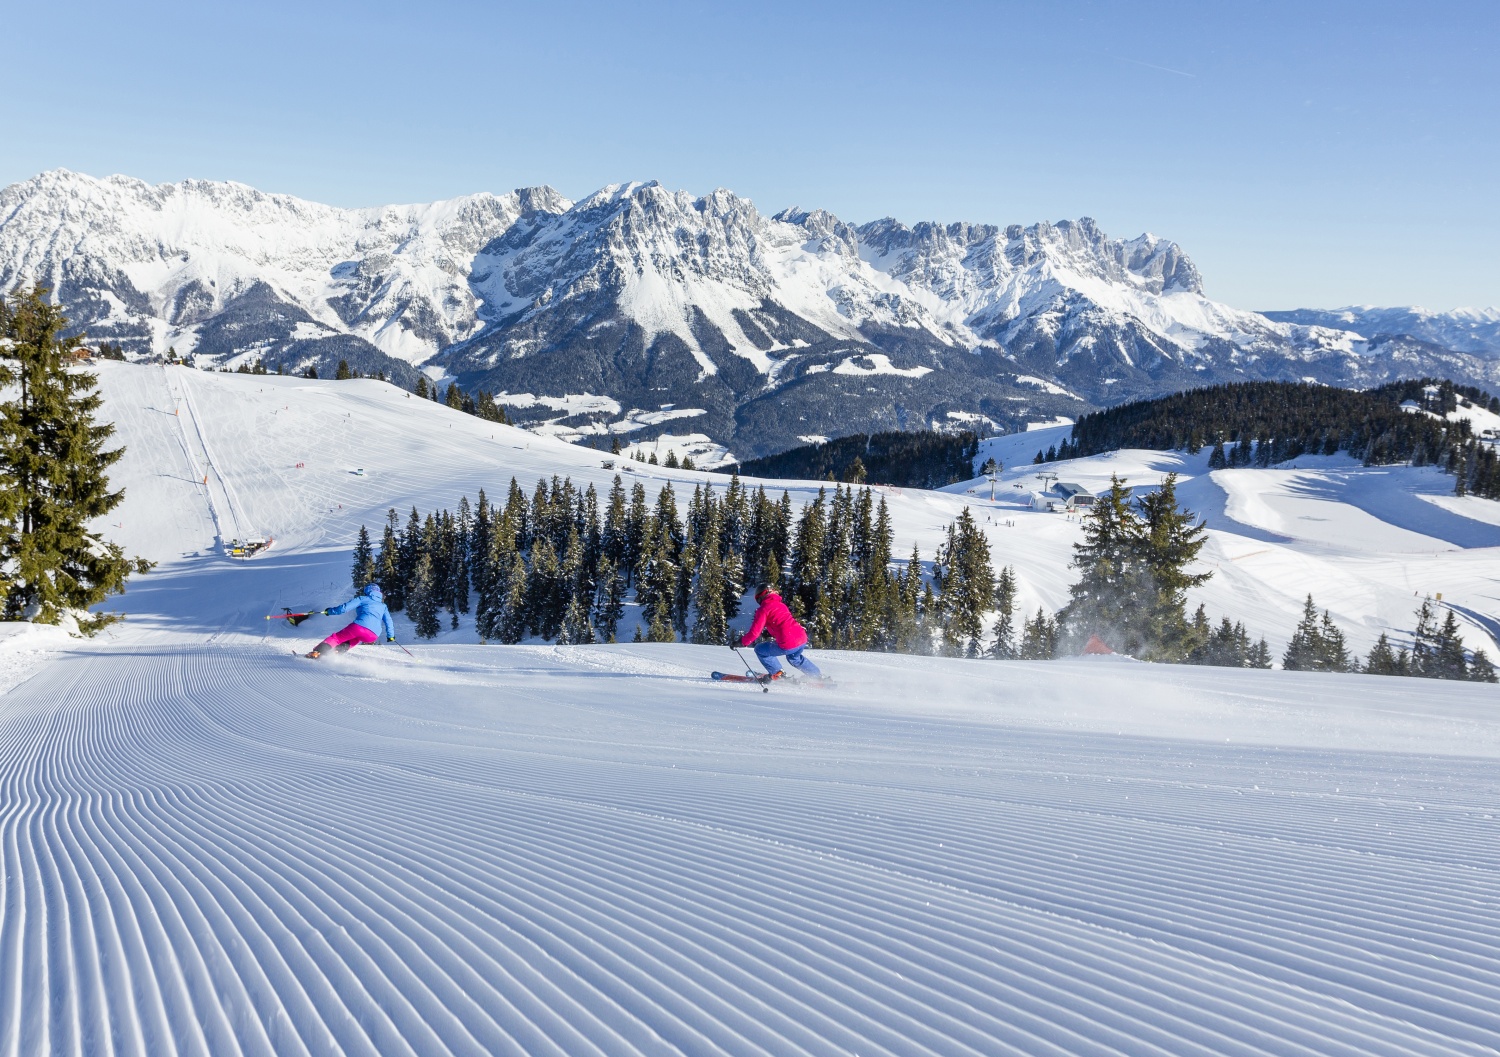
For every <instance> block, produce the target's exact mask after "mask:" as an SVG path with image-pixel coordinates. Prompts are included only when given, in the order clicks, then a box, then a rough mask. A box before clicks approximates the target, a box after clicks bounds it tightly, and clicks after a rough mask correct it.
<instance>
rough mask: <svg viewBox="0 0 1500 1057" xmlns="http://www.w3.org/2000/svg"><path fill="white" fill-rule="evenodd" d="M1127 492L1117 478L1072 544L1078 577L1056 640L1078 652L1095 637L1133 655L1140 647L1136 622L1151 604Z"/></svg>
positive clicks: (1137, 522) (1140, 532) (1141, 533)
mask: <svg viewBox="0 0 1500 1057" xmlns="http://www.w3.org/2000/svg"><path fill="white" fill-rule="evenodd" d="M1130 491H1131V490H1130V489H1129V488H1127V487H1126V485H1125V482H1124V481H1122V480H1121V479H1120V478H1119V477H1117V476H1112V477H1111V478H1110V490H1109V492H1107V493H1106V494H1104V495H1101V496H1099V497H1098V499H1096V500H1095V502H1094V507H1093V509H1092V510H1091V511H1090V512H1089V514H1088V515H1087V516H1086V517H1085V518H1084V519H1083V540H1082V542H1079V543H1075V544H1074V545H1073V563H1072V564H1073V567H1074V568H1076V569H1078V570H1079V571H1080V573H1081V574H1082V575H1081V576H1080V578H1079V580H1078V582H1077V583H1075V584H1073V585H1072V586H1071V587H1070V588H1069V589H1068V591H1069V594H1070V595H1071V596H1072V597H1071V599H1070V601H1069V602H1068V604H1067V605H1066V606H1064V607H1063V609H1062V611H1061V612H1060V613H1059V614H1058V615H1057V624H1058V625H1059V629H1058V630H1059V637H1062V636H1066V637H1067V639H1068V640H1069V644H1070V646H1076V647H1079V648H1081V647H1082V646H1083V644H1084V643H1085V642H1086V641H1087V640H1088V637H1089V636H1090V635H1098V636H1099V637H1100V638H1101V639H1103V640H1104V641H1105V642H1107V643H1109V644H1110V645H1111V646H1112V647H1114V648H1115V649H1117V650H1120V651H1121V652H1124V653H1128V654H1131V655H1132V656H1134V655H1135V654H1136V653H1138V652H1140V651H1141V650H1142V648H1143V646H1144V645H1145V643H1144V641H1143V639H1142V637H1141V635H1140V632H1139V629H1138V628H1137V626H1136V619H1137V617H1138V615H1139V614H1140V613H1141V611H1142V609H1143V608H1144V607H1148V606H1150V605H1151V603H1153V602H1154V601H1155V598H1154V592H1153V591H1152V589H1151V584H1150V580H1149V571H1148V570H1147V569H1146V568H1145V566H1144V564H1143V563H1142V562H1141V560H1140V555H1141V553H1142V551H1143V549H1144V544H1145V540H1144V531H1143V529H1142V526H1141V522H1140V519H1138V518H1137V517H1136V516H1135V514H1134V513H1133V512H1132V511H1131V509H1130Z"/></svg>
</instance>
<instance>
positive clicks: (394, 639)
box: [385, 635, 396, 642]
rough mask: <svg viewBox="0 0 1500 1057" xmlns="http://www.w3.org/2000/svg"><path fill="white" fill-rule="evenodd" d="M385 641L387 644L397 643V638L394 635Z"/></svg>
mask: <svg viewBox="0 0 1500 1057" xmlns="http://www.w3.org/2000/svg"><path fill="white" fill-rule="evenodd" d="M385 641H386V642H395V641H396V636H394V635H392V636H391V637H390V638H388V639H386V640H385Z"/></svg>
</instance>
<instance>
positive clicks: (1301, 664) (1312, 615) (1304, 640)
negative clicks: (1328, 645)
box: [1281, 594, 1320, 672]
mask: <svg viewBox="0 0 1500 1057" xmlns="http://www.w3.org/2000/svg"><path fill="white" fill-rule="evenodd" d="M1318 638H1319V636H1318V608H1317V606H1315V605H1313V597H1312V595H1311V594H1309V595H1308V596H1307V601H1306V602H1304V603H1303V604H1302V619H1301V620H1300V621H1298V623H1297V627H1296V629H1295V630H1294V631H1293V632H1292V637H1291V639H1290V640H1288V642H1287V644H1286V652H1285V653H1283V654H1282V655H1281V666H1282V667H1283V668H1285V669H1286V670H1287V671H1289V672H1309V671H1317V665H1318V658H1319V654H1320V651H1319V649H1318V647H1319V641H1318Z"/></svg>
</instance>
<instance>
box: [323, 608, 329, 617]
mask: <svg viewBox="0 0 1500 1057" xmlns="http://www.w3.org/2000/svg"><path fill="white" fill-rule="evenodd" d="M323 615H324V616H325V617H326V616H327V615H328V610H326V609H325V610H323Z"/></svg>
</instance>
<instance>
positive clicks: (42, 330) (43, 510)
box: [0, 287, 151, 634]
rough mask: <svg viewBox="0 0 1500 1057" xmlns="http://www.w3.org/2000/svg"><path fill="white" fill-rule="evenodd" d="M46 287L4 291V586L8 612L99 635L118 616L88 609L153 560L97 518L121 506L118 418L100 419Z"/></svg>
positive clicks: (0, 514)
mask: <svg viewBox="0 0 1500 1057" xmlns="http://www.w3.org/2000/svg"><path fill="white" fill-rule="evenodd" d="M48 293H49V292H48V291H47V290H46V289H44V288H41V287H30V288H25V287H23V288H19V289H17V290H14V291H12V292H11V293H10V294H9V295H8V296H6V297H5V298H4V299H3V300H0V386H5V387H7V391H8V394H9V395H8V397H7V398H6V399H5V400H4V401H3V402H0V591H3V593H4V617H5V619H7V620H32V621H38V622H41V623H46V624H56V623H59V622H62V621H70V622H72V623H73V624H74V625H75V626H76V627H77V628H78V629H79V630H80V631H82V632H84V633H85V634H93V633H94V632H96V631H98V630H99V629H100V628H103V627H105V626H107V625H108V624H110V623H112V622H113V621H114V620H116V619H118V618H117V617H116V616H115V615H113V614H109V613H97V612H96V613H90V612H89V609H90V607H92V606H95V605H97V604H98V603H100V602H103V601H104V600H105V599H106V598H108V597H109V596H111V595H114V594H118V593H120V592H122V591H124V589H125V583H126V580H127V579H128V578H129V576H130V575H131V574H132V573H144V572H146V571H147V570H148V569H149V568H150V567H151V563H150V562H147V561H144V560H142V559H133V558H129V557H127V556H126V555H125V552H124V551H123V549H121V548H120V547H119V546H118V545H117V544H114V543H110V542H108V541H106V540H105V539H104V536H103V534H102V533H101V532H99V531H97V530H93V529H91V528H90V522H91V521H94V520H96V519H98V518H101V517H102V516H103V515H105V514H107V513H109V512H110V511H111V510H114V509H115V508H116V507H117V506H119V504H120V502H121V500H122V499H123V493H121V492H119V491H111V490H110V486H109V478H108V476H107V474H106V472H105V471H106V470H107V469H108V468H109V467H110V466H112V465H113V464H115V463H116V462H118V461H119V460H120V459H121V458H122V457H123V456H124V454H125V452H124V450H123V449H121V448H113V449H110V448H106V447H105V445H106V444H107V442H108V441H109V438H110V436H111V435H112V434H113V433H114V432H115V427H114V426H113V425H111V424H110V423H108V422H99V421H97V420H96V413H97V412H98V411H99V407H100V403H101V400H100V397H99V395H98V393H97V392H96V389H97V379H96V378H95V376H94V375H92V374H90V373H88V372H87V371H85V370H82V369H80V368H79V367H78V366H77V364H76V360H77V353H78V350H79V348H80V347H81V345H82V339H81V338H79V337H78V336H76V335H75V336H66V335H67V334H68V329H69V328H68V321H67V318H66V317H65V316H64V315H63V313H62V310H61V309H60V308H59V307H58V306H57V305H56V304H55V303H53V302H52V300H51V299H50V298H49V296H48Z"/></svg>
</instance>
